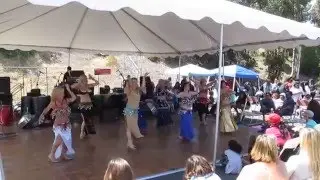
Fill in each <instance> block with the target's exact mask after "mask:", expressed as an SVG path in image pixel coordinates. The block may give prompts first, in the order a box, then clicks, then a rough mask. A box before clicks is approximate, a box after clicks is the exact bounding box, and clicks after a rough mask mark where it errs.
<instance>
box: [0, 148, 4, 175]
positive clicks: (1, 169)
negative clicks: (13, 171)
mask: <svg viewBox="0 0 320 180" xmlns="http://www.w3.org/2000/svg"><path fill="white" fill-rule="evenodd" d="M0 180H5V176H4V170H3V164H2V158H1V154H0Z"/></svg>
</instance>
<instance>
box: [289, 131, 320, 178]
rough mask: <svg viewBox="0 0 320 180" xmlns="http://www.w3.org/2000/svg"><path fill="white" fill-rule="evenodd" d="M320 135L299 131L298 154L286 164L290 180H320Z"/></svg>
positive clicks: (313, 132) (316, 132) (315, 132)
mask: <svg viewBox="0 0 320 180" xmlns="http://www.w3.org/2000/svg"><path fill="white" fill-rule="evenodd" d="M319 139H320V133H319V132H318V131H316V130H314V129H310V128H305V129H302V130H301V131H300V153H299V154H298V155H294V156H291V157H290V158H289V160H288V162H287V163H286V166H287V170H288V174H289V177H290V178H289V179H290V180H304V179H310V180H311V179H312V180H319V179H320V163H319V162H320V149H319V147H320V141H319Z"/></svg>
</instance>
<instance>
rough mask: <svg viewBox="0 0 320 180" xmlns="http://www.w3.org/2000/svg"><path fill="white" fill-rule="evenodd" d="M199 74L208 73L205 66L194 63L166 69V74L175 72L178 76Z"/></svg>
mask: <svg viewBox="0 0 320 180" xmlns="http://www.w3.org/2000/svg"><path fill="white" fill-rule="evenodd" d="M199 73H200V74H201V73H210V71H209V70H208V69H206V68H202V67H200V66H197V65H194V64H187V65H185V66H181V67H177V68H174V69H169V70H167V71H166V74H175V75H180V76H189V74H199Z"/></svg>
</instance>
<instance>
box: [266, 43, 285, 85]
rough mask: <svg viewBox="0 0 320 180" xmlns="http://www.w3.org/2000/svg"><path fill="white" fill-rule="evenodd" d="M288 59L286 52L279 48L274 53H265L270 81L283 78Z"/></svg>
mask: <svg viewBox="0 0 320 180" xmlns="http://www.w3.org/2000/svg"><path fill="white" fill-rule="evenodd" d="M287 58H288V56H287V53H286V50H285V49H283V48H278V49H276V50H274V51H267V52H266V53H265V61H264V63H265V65H267V66H268V78H269V79H275V78H277V79H279V78H280V77H281V74H282V72H283V71H284V65H285V63H286V61H287Z"/></svg>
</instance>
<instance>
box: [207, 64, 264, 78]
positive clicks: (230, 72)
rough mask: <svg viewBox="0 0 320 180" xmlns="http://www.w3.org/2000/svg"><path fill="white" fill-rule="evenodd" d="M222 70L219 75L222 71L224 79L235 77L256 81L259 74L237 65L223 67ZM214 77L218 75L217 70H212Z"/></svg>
mask: <svg viewBox="0 0 320 180" xmlns="http://www.w3.org/2000/svg"><path fill="white" fill-rule="evenodd" d="M223 68H224V70H222V71H221V73H222V72H223V71H224V76H226V77H236V78H244V79H257V78H259V74H258V73H256V72H254V71H252V70H250V69H247V68H244V67H242V66H239V65H230V66H224V67H223ZM213 73H214V75H218V73H219V68H217V69H214V70H213Z"/></svg>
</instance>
